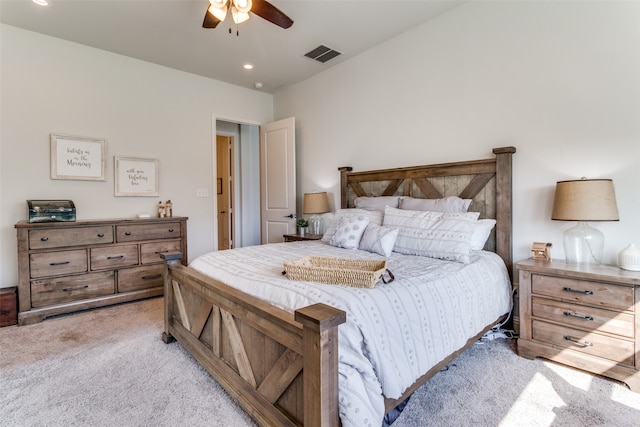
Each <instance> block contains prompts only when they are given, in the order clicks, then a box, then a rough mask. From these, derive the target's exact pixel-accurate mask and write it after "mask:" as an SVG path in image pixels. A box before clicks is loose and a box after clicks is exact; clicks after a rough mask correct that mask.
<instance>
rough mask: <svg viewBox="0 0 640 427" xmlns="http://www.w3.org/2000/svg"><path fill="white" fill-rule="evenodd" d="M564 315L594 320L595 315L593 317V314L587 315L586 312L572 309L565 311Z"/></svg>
mask: <svg viewBox="0 0 640 427" xmlns="http://www.w3.org/2000/svg"><path fill="white" fill-rule="evenodd" d="M564 315H565V316H571V317H577V318H578V319H584V320H593V317H591V316H585V315H584V314H580V313H572V312H570V311H565V312H564Z"/></svg>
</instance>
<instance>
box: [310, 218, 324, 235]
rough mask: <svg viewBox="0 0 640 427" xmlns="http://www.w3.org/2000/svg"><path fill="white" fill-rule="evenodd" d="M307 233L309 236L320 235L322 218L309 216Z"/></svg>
mask: <svg viewBox="0 0 640 427" xmlns="http://www.w3.org/2000/svg"><path fill="white" fill-rule="evenodd" d="M309 232H310V233H311V234H322V218H321V217H320V216H319V215H315V214H314V215H311V217H310V218H309Z"/></svg>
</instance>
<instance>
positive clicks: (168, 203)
mask: <svg viewBox="0 0 640 427" xmlns="http://www.w3.org/2000/svg"><path fill="white" fill-rule="evenodd" d="M164 206H165V211H166V212H165V214H166V215H167V218H171V217H173V203H172V202H171V200H167V201H166V202H165V203H164Z"/></svg>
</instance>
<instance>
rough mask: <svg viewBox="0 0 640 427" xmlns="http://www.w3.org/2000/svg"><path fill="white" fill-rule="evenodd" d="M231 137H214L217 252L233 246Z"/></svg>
mask: <svg viewBox="0 0 640 427" xmlns="http://www.w3.org/2000/svg"><path fill="white" fill-rule="evenodd" d="M233 139H234V138H233V137H232V136H224V135H216V198H217V202H218V250H219V251H221V250H225V249H233V246H234V240H235V239H234V226H233V224H234V222H235V221H234V215H235V209H234V202H233V182H234V179H233V175H234V173H233V170H234V167H233V165H234V149H233V146H234V144H233Z"/></svg>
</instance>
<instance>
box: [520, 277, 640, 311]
mask: <svg viewBox="0 0 640 427" xmlns="http://www.w3.org/2000/svg"><path fill="white" fill-rule="evenodd" d="M531 292H532V293H533V294H536V295H547V296H549V297H552V298H561V299H563V300H569V301H575V302H580V303H584V304H589V305H593V306H600V307H608V308H615V309H618V310H628V311H633V304H634V288H633V287H628V286H616V285H613V284H610V283H601V282H592V281H589V280H577V279H568V278H561V277H551V276H544V275H540V274H534V275H533V276H532V277H531Z"/></svg>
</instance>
